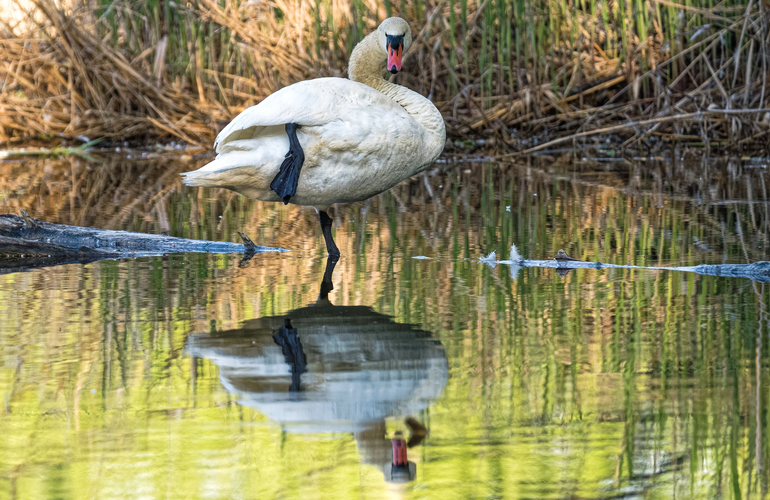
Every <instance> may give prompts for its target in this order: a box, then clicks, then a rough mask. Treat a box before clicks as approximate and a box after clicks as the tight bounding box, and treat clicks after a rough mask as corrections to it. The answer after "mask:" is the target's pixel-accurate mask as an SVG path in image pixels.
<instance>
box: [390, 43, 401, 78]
mask: <svg viewBox="0 0 770 500" xmlns="http://www.w3.org/2000/svg"><path fill="white" fill-rule="evenodd" d="M403 53H404V35H388V71H390V72H391V73H393V74H394V75H395V74H396V73H398V72H399V71H401V55H402V54H403Z"/></svg>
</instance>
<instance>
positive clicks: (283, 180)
mask: <svg viewBox="0 0 770 500" xmlns="http://www.w3.org/2000/svg"><path fill="white" fill-rule="evenodd" d="M298 128H299V125H296V124H294V123H288V124H286V134H287V135H288V136H289V152H288V153H286V158H284V159H283V163H281V169H280V170H279V171H278V174H276V176H275V178H274V179H273V182H271V183H270V189H272V190H273V191H275V193H276V194H277V195H278V197H279V198H281V200H282V201H283V203H284V205H288V204H289V200H291V197H292V196H294V195H295V194H296V193H297V185H298V184H299V173H300V172H301V171H302V164H303V163H304V162H305V153H304V152H303V151H302V146H300V144H299V140H298V139H297V132H296V131H297V129H298Z"/></svg>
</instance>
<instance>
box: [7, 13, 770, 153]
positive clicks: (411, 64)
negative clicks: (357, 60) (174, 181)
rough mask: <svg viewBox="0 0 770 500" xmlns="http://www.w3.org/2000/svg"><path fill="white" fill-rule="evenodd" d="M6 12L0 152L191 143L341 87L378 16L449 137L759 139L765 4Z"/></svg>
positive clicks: (764, 126) (522, 143)
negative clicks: (266, 101) (267, 106)
mask: <svg viewBox="0 0 770 500" xmlns="http://www.w3.org/2000/svg"><path fill="white" fill-rule="evenodd" d="M12 1H15V2H16V5H17V16H18V11H22V12H26V13H27V14H26V15H27V16H28V22H27V23H21V24H18V23H16V24H13V25H11V24H10V23H8V22H0V141H10V140H24V139H26V138H29V137H34V136H63V137H76V136H79V135H80V136H86V137H88V138H94V137H100V136H105V137H112V138H117V139H121V140H122V139H138V140H147V139H167V138H170V137H176V138H179V139H181V140H184V141H186V142H188V143H191V144H198V145H202V146H207V145H208V144H210V143H211V142H212V138H213V137H214V136H215V134H216V132H217V131H218V130H219V129H220V128H221V127H222V126H223V125H224V123H226V122H227V121H228V120H229V119H230V118H232V117H233V116H234V115H235V114H237V113H238V112H239V111H240V110H242V109H243V108H244V107H246V106H250V105H253V104H255V103H257V102H259V101H260V100H261V99H263V98H264V97H265V96H266V95H269V94H270V93H271V92H274V91H275V90H277V89H279V88H281V87H282V86H285V85H288V84H291V83H292V82H295V81H298V80H301V79H306V78H313V77H318V76H344V75H345V70H346V65H347V57H348V56H349V54H350V51H351V50H352V47H353V46H354V45H355V43H357V41H358V40H360V39H361V38H362V37H363V36H364V35H365V34H366V33H368V32H369V31H370V30H372V29H374V28H375V27H376V26H377V24H378V23H379V21H380V20H382V19H383V18H384V17H386V16H388V15H401V16H402V17H405V18H407V19H409V20H410V21H411V22H412V30H413V33H414V34H415V35H416V36H415V44H414V47H413V48H412V50H410V52H409V55H408V57H407V60H406V61H405V68H404V69H405V71H404V72H402V73H401V74H399V75H398V77H397V81H398V82H399V83H403V84H405V85H407V86H409V87H411V88H413V89H415V90H417V91H418V92H421V93H422V94H424V95H427V96H429V97H430V98H431V99H433V100H434V102H435V103H436V105H437V106H438V107H439V109H440V110H441V111H442V112H443V114H444V116H445V119H446V122H447V125H448V127H447V130H448V133H449V135H450V137H454V138H464V137H468V136H472V137H477V138H478V137H485V138H487V139H494V141H488V142H487V144H497V145H498V146H499V149H506V150H510V148H513V149H515V150H518V151H521V150H527V149H529V150H534V149H535V148H544V147H548V145H549V143H548V141H550V140H552V139H558V142H564V141H569V140H578V139H581V140H583V139H584V138H586V137H589V136H591V135H594V134H597V133H602V134H605V135H610V136H612V137H614V138H615V139H616V140H618V141H622V143H623V145H624V146H632V145H636V144H650V143H652V142H666V141H668V142H671V141H675V142H682V141H683V142H688V143H691V144H692V143H696V144H699V145H703V146H706V147H712V146H717V147H727V146H730V147H744V146H750V145H756V144H758V143H766V142H767V140H766V136H767V134H768V133H770V109H768V108H770V105H769V104H768V103H767V100H768V98H769V97H770V92H768V84H767V72H768V60H769V59H770V54H768V50H767V47H768V46H770V42H769V38H768V36H769V35H770V32H768V26H767V25H768V8H767V7H766V6H765V5H764V3H763V2H756V1H754V0H748V1H744V2H742V3H729V2H722V3H720V4H718V6H716V7H708V8H706V7H695V6H692V5H690V3H681V4H680V3H679V2H678V1H670V0H646V1H641V0H621V1H617V0H614V1H611V2H605V3H600V2H593V1H588V0H562V1H561V2H523V1H521V0H486V1H483V2H468V1H467V0H442V1H435V0H430V1H422V0H404V1H401V2H400V3H398V5H397V3H396V2H392V1H387V0H384V1H382V2H376V1H365V0H296V1H283V0H265V1H260V2H240V1H238V0H221V1H219V2H217V1H214V0H196V1H194V2H191V3H187V4H185V5H181V4H177V3H174V2H170V1H159V0H151V1H149V2H141V3H138V2H132V1H131V0H113V1H111V2H106V3H103V4H98V3H95V2H94V1H93V0H88V1H86V2H85V3H84V4H78V5H85V7H79V8H78V9H76V10H73V9H67V8H64V7H62V6H60V5H59V4H56V3H55V1H54V0H30V1H31V2H32V3H30V4H26V3H24V0H12ZM0 21H2V14H0ZM3 26H4V28H3ZM30 26H33V28H30ZM721 110H727V111H726V112H722V111H721ZM533 137H536V138H537V142H534V140H533ZM661 139H662V140H663V141H661ZM544 143H545V144H544ZM555 143H556V142H554V144H555ZM538 144H539V146H538Z"/></svg>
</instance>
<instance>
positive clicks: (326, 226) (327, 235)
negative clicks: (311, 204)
mask: <svg viewBox="0 0 770 500" xmlns="http://www.w3.org/2000/svg"><path fill="white" fill-rule="evenodd" d="M318 216H319V218H320V219H321V231H322V232H323V233H324V240H326V251H327V252H329V257H339V256H340V249H339V248H337V245H335V244H334V239H333V238H332V218H331V217H329V214H327V213H326V212H322V211H319V212H318ZM335 262H336V261H335Z"/></svg>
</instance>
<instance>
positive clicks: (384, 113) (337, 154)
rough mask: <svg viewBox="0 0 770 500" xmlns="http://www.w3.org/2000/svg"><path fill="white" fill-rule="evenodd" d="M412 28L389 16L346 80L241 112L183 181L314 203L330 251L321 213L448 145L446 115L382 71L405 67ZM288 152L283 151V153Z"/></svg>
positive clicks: (308, 86) (387, 182) (367, 193)
mask: <svg viewBox="0 0 770 500" xmlns="http://www.w3.org/2000/svg"><path fill="white" fill-rule="evenodd" d="M411 42H412V35H411V32H410V31H409V25H408V24H407V22H406V21H404V20H403V19H401V18H398V17H391V18H388V19H386V20H384V21H383V22H382V24H380V26H379V28H378V29H377V30H376V31H374V32H372V33H371V34H369V35H368V36H367V37H366V38H364V39H363V40H362V41H361V42H360V43H359V44H358V45H356V47H355V49H354V50H353V54H352V55H351V58H350V67H349V69H348V76H349V78H350V79H349V80H347V79H344V78H319V79H316V80H307V81H303V82H299V83H295V84H294V85H290V86H288V87H285V88H283V89H281V90H279V91H278V92H276V93H274V94H272V95H270V96H268V97H267V98H266V99H265V100H264V101H262V102H261V103H259V104H258V105H256V106H252V107H251V108H248V109H246V110H245V111H243V112H242V113H241V114H240V115H238V116H237V117H236V118H235V119H234V120H233V121H232V122H230V124H229V125H227V127H225V128H224V130H222V132H220V133H219V135H218V136H217V139H216V142H215V143H214V147H215V149H216V152H217V157H216V159H215V160H214V161H212V162H211V163H209V164H207V165H206V166H204V167H202V168H201V169H199V170H196V171H194V172H187V173H185V174H182V175H183V176H184V183H185V184H187V185H188V186H211V187H223V188H227V189H232V190H233V191H237V192H238V193H241V194H243V195H245V196H248V197H249V198H254V199H257V200H263V201H283V202H284V203H289V202H291V203H294V204H296V205H305V206H313V207H315V208H316V209H317V210H318V212H319V215H320V220H321V229H322V231H323V234H324V239H325V240H326V248H327V250H328V252H329V254H330V255H339V250H338V249H337V246H336V245H335V244H334V240H333V239H332V235H331V222H332V221H331V218H330V217H329V215H328V214H327V213H326V212H327V210H328V209H329V207H330V206H331V205H332V204H334V203H349V202H353V201H360V200H365V199H367V198H370V197H372V196H374V195H376V194H379V193H382V192H383V191H386V190H388V189H390V188H391V187H393V186H395V185H396V184H398V183H399V182H401V181H402V180H404V179H406V178H407V177H410V176H412V175H414V174H416V173H418V172H421V171H422V170H424V169H425V168H426V167H427V166H428V165H430V164H431V163H432V162H433V161H434V160H435V159H436V158H437V157H438V155H439V154H441V151H442V150H443V148H444V143H445V141H446V131H445V128H444V119H443V118H442V116H441V114H440V113H439V111H438V110H437V109H436V107H435V106H434V105H433V103H432V102H430V100H428V99H426V98H424V97H423V96H421V95H420V94H418V93H416V92H413V91H411V90H409V89H407V88H406V87H402V86H400V85H395V84H392V83H389V82H387V81H386V80H385V79H384V78H383V77H382V68H383V66H382V65H383V63H385V62H386V59H387V67H386V69H389V70H390V71H391V73H396V72H397V71H398V70H400V69H401V57H402V54H403V52H405V51H406V50H408V49H409V45H410V44H411ZM287 151H288V153H287Z"/></svg>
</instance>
